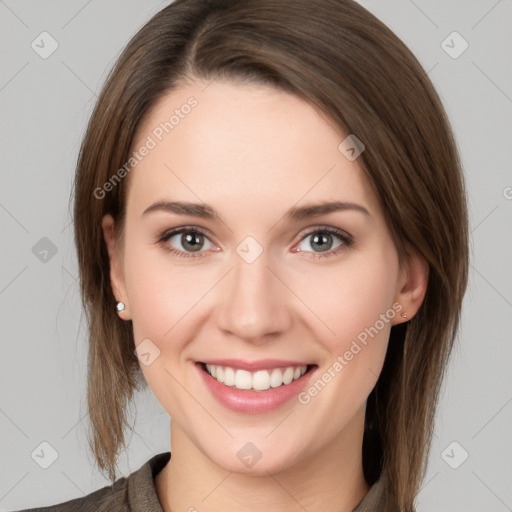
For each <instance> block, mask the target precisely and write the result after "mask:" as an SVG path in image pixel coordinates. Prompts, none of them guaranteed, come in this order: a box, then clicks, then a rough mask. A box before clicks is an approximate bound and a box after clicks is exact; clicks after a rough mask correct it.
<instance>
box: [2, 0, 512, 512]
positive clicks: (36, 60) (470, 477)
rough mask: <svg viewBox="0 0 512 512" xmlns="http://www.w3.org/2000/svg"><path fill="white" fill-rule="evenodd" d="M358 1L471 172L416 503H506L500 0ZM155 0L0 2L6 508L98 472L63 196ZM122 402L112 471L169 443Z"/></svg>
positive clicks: (85, 488)
mask: <svg viewBox="0 0 512 512" xmlns="http://www.w3.org/2000/svg"><path fill="white" fill-rule="evenodd" d="M361 3H362V4H363V5H364V6H365V7H367V8H368V9H369V10H370V11H372V12H373V13H374V14H375V15H376V16H378V17H379V18H380V19H381V20H382V21H384V22H385V23H386V24H387V25H388V26H389V27H390V28H392V29H393V30H394V31H395V32H396V33H397V35H398V36H399V37H401V38H402V40H403V41H404V42H405V43H406V44H407V45H408V46H409V47H410V48H411V50H412V51H413V52H414V53H415V55H416V56H417V57H418V59H419V60H420V62H421V63H422V65H423V66H424V67H425V69H427V70H428V71H429V75H430V77H431V79H432V81H433V82H434V85H435V86H436V88H437V89H438V91H439V93H440V95H441V98H442V100H443V102H444V105H445V108H446V110H447V112H448V115H449V117H450V119H451V122H452V125H453V128H454V131H455V134H456V137H457V141H458V145H459V148H460V151H461V155H462V160H463V164H464V168H465V173H466V176H467V183H468V193H469V203H470V214H471V230H472V265H471V275H470V284H469V290H468V293H467V296H466V299H465V304H464V311H463V321H462V326H461V330H460V335H459V339H458V346H457V350H456V352H455V353H454V356H453V358H452V360H451V364H450V366H449V369H448V373H447V377H446V381H445V386H444V392H443V396H442V400H441V403H440V406H439V413H438V420H437V423H436V435H435V439H434V444H433V448H432V452H431V456H430V460H429V468H428V475H427V477H426V479H425V481H424V483H423V487H422V490H421V492H420V494H419V498H418V509H419V511H425V512H434V511H435V512H443V511H450V512H454V511H466V512H471V511H475V512H476V511H479V512H481V511H483V510H485V511H486V512H494V511H495V512H501V511H506V510H512V487H511V485H510V483H511V476H512V462H511V461H512V450H511V447H512V441H511V436H510V427H511V424H512V403H511V402H512V386H511V381H512V375H511V372H510V370H509V368H510V362H511V355H512V344H511V343H510V331H509V329H510V318H511V315H510V313H511V308H512V279H511V273H510V261H511V260H512V240H511V237H510V224H511V222H510V221H511V217H512V200H511V198H512V188H511V187H512V175H511V172H510V165H511V162H512V150H511V145H512V144H511V143H512V133H511V132H512V116H511V112H512V68H511V66H510V60H509V59H510V48H512V30H511V28H512V27H511V20H512V5H511V2H510V0H500V1H496V0H489V1H487V0H485V1H483V0H482V1H473V2H468V1H467V0H459V1H455V0H450V1H444V2H434V1H421V0H415V1H412V0H385V1H382V0H379V1H377V0H373V1H370V0H365V1H361ZM166 4H167V2H161V1H156V0H153V1H148V0H145V1H142V0H138V1H137V0H129V1H128V0H122V1H121V0H109V1H103V2H100V1H99V0H89V1H84V0H73V1H64V0H52V1H45V2H42V1H40V0H37V1H36V0H32V1H25V0H19V1H15V0H5V1H2V0H0V41H1V43H0V44H1V48H2V60H1V63H0V72H1V74H0V104H1V108H2V118H1V119H2V122H1V125H0V130H1V131H0V145H1V157H2V160H1V163H2V165H1V177H0V180H1V181H0V183H1V188H0V222H1V233H2V239H1V240H2V245H1V247H2V250H1V264H0V315H1V320H0V322H1V323H0V326H1V334H0V340H1V344H2V345H1V359H0V390H1V402H0V432H1V436H0V510H2V511H10V510H16V509H19V508H25V507H29V506H31V507H35V506H42V505H50V504H55V503H58V502H61V501H65V500H68V499H71V498H76V497H80V496H83V495H85V494H88V493H90V492H92V491H93V490H95V489H97V488H100V487H103V486H104V485H107V484H108V481H107V480H106V479H104V478H103V477H101V476H100V474H99V472H98V471H97V470H96V469H95V468H94V463H93V460H92V457H91V455H90V454H89V453H88V451H87V450H86V441H85V439H86V437H85V435H86V428H87V418H86V415H87V412H86V403H85V379H86V346H85V343H84V340H85V338H84V333H85V329H84V322H83V321H82V322H81V306H80V301H79V296H78V283H77V277H76V276H77V267H76V261H75V253H74V246H73V241H72V227H71V225H70V222H71V216H70V210H69V205H68V199H69V195H70V190H71V182H72V178H73V173H74V165H75V162H76V157H77V152H78V147H79V144H80V140H81V137H82V135H83V131H84V127H85V123H86V121H87V119H88V116H89V115H90V113H91V110H92V107H93V104H94V100H95V97H96V94H97V92H98V91H99V90H100V87H101V85H102V83H103V81H104V79H105V77H106V73H107V71H108V69H109V68H110V67H111V65H112V64H113V62H114V61H115V58H116V57H117V56H118V54H119V52H120V51H121V49H122V48H123V46H124V45H125V44H126V43H127V41H128V40H129V39H130V38H131V36H132V35H133V34H134V33H135V32H136V30H137V29H138V28H139V27H140V26H141V25H143V24H144V22H145V21H146V20H147V19H149V17H150V16H151V15H152V14H154V13H155V12H157V11H158V10H160V9H161V8H162V7H164V6H165V5H166ZM43 31H47V32H49V33H50V34H51V36H52V37H53V38H54V39H55V40H56V41H57V43H58V48H57V50H56V51H55V52H54V53H53V54H52V55H50V56H49V57H48V58H46V59H43V58H41V57H40V55H39V54H38V53H36V51H34V50H33V49H32V47H31V43H32V41H34V40H35V41H36V43H37V41H38V40H39V41H40V39H38V36H39V34H40V33H41V32H43ZM453 31H457V32H458V33H459V34H460V35H461V36H462V37H463V38H464V39H465V40H466V41H467V42H468V44H469V47H468V49H467V50H466V51H465V52H464V53H462V54H461V55H460V56H459V57H458V58H452V57H451V56H449V55H448V54H447V53H446V51H445V49H443V47H442V42H443V41H444V40H445V39H446V38H447V36H448V35H449V34H451V33H452V32H453ZM452 41H453V42H452ZM461 44H462V42H461V40H460V39H453V37H452V39H450V38H449V39H448V40H447V42H445V43H444V45H445V47H444V48H446V45H449V46H452V47H453V48H452V49H451V50H450V51H452V53H453V52H454V51H457V50H460V49H461V48H462V46H461ZM40 45H41V44H40ZM45 48H46V49H48V48H49V40H46V43H45ZM44 237H47V238H48V239H49V240H50V241H51V244H49V242H48V241H47V240H43V241H40V240H41V239H42V238H44ZM37 244H38V245H37ZM52 244H53V245H54V246H55V247H54V248H53V245H52ZM34 246H35V249H33V248H34ZM52 248H53V251H55V249H56V250H57V252H56V253H55V254H53V253H52ZM44 250H47V251H48V252H47V253H45V252H44ZM506 262H509V263H508V264H506ZM135 405H136V407H134V408H133V410H132V418H136V422H135V429H134V431H133V434H131V435H129V436H128V439H129V441H130V444H129V449H128V451H127V452H125V453H123V455H122V457H121V459H120V465H119V468H120V470H121V472H122V474H124V475H128V474H129V473H131V472H132V471H135V470H136V469H138V468H139V467H140V465H142V464H143V463H144V462H145V461H146V460H148V459H149V458H150V457H151V456H152V455H153V454H155V453H159V452H162V451H167V450H169V449H170V445H169V442H170V440H169V417H168V415H167V414H166V413H165V411H164V410H163V409H162V408H161V406H160V404H159V403H158V402H157V401H156V399H155V398H154V397H153V395H152V394H151V392H150V391H148V392H146V393H143V394H140V395H138V396H137V399H136V401H135ZM506 434H507V435H506ZM44 441H46V442H48V443H50V445H51V446H52V447H53V448H54V449H55V450H56V452H57V454H58V458H57V459H56V460H55V462H54V463H53V464H52V465H51V466H50V467H49V468H48V469H43V468H41V467H40V466H39V465H38V464H36V462H35V460H34V459H33V458H32V456H31V454H32V453H33V452H34V450H36V449H39V450H40V448H38V447H40V443H42V442H44ZM454 441H455V442H456V443H458V444H456V445H453V444H451V443H452V442H454ZM36 451H37V450H36ZM465 452H467V453H468V454H469V456H468V458H467V460H465V461H463V459H464V453H465ZM46 453H49V452H48V451H46ZM34 458H35V457H34ZM462 461H463V462H462ZM448 462H449V463H450V464H451V465H452V466H458V467H457V469H453V468H452V467H451V466H450V465H449V464H448Z"/></svg>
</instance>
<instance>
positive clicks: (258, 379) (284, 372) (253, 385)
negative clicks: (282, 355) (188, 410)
mask: <svg viewBox="0 0 512 512" xmlns="http://www.w3.org/2000/svg"><path fill="white" fill-rule="evenodd" d="M204 367H205V370H206V371H207V372H208V373H209V374H210V375H211V376H212V377H213V378H214V379H216V380H217V382H221V383H223V384H224V385H225V386H229V387H235V388H236V389H245V390H250V389H252V390H255V391H266V390H267V389H270V388H278V387H280V386H286V385H288V384H290V383H291V382H293V381H294V380H297V379H300V377H302V376H303V375H304V374H305V373H306V371H307V369H308V366H307V365H304V366H296V367H293V366H288V367H285V368H273V369H271V370H258V371H255V372H250V371H248V370H240V369H236V368H231V367H229V366H219V365H214V364H205V365H204Z"/></svg>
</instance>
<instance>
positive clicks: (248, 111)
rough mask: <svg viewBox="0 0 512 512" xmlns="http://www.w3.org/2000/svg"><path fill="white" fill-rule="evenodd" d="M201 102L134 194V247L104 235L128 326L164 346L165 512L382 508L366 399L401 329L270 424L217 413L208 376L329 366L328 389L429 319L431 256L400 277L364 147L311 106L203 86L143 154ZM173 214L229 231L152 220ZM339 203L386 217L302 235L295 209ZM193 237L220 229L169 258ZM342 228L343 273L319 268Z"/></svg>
mask: <svg viewBox="0 0 512 512" xmlns="http://www.w3.org/2000/svg"><path fill="white" fill-rule="evenodd" d="M206 86H207V87H206ZM190 96H194V97H195V98H196V99H197V101H198V104H197V106H196V107H195V108H194V109H193V110H192V111H191V112H190V114H188V115H187V116H185V117H184V118H183V119H180V121H179V124H177V125H176V126H175V127H174V129H173V130H172V131H171V132H170V133H169V134H166V135H165V136H164V137H163V139H162V141H161V142H159V143H158V145H157V146H156V147H155V148H154V149H152V150H151V151H150V152H149V154H148V155H147V156H146V157H145V158H144V159H143V160H142V161H141V162H140V163H138V164H137V166H136V167H135V168H134V170H133V171H132V172H131V173H130V175H129V177H128V178H127V179H129V189H128V196H127V216H126V224H125V232H124V238H123V239H122V240H121V242H120V243H119V244H116V233H115V224H114V221H113V219H112V217H111V216H109V215H107V216H105V218H104V220H103V230H104V234H105V241H106V243H107V245H108V248H109V253H110V257H111V283H112V287H113V291H114V295H115V296H116V299H117V300H120V301H123V302H124V303H125V305H126V309H125V310H124V311H123V312H122V313H120V315H121V317H122V318H123V319H125V320H128V319H131V320H132V321H133V328H134V337H135V343H136V345H138V344H139V343H141V342H142V341H143V340H145V339H150V340H151V342H152V343H153V344H154V345H155V346H156V347H158V349H159V350H160V355H159V357H157V358H156V359H155V360H154V361H153V362H152V364H150V365H149V366H145V365H142V364H141V368H142V370H143V372H144V376H145V378H146V380H147V382H148V384H149V386H150V388H151V389H152V391H153V393H154V394H155V396H156V398H157V399H158V400H159V402H160V403H161V404H162V406H163V407H164V409H165V410H166V411H167V412H168V413H169V415H170V416H171V418H172V422H171V439H172V446H171V451H172V458H171V461H170V462H169V463H168V464H167V466H166V467H165V468H164V470H162V472H161V473H160V474H159V475H158V476H157V478H156V486H157V492H158V495H159V498H160V501H161V502H162V506H163V508H164V510H166V511H170V510H173V511H178V510H189V509H191V507H195V508H196V509H197V510H199V511H206V510H207V511H220V510H245V511H251V510H266V511H267V512H272V511H281V510H297V511H299V510H303V508H305V509H306V510H324V511H335V510H336V511H351V510H352V509H353V508H354V507H355V506H356V505H357V504H358V503H359V502H360V501H361V499H362V498H363V497H364V495H365V494H366V492H367V491H368V485H367V484H366V482H365V480H364V477H363V472H362V462H361V446H362V439H363V426H364V411H365V405H366V399H367V397H368V395H369V393H370V392H371V390H372V388H373V387H374V385H375V383H376V381H377V378H378V375H379V373H380V371H381V368H382V365H383V362H384V357H385V354H386V349H387V344H388V338H389V332H390V328H391V325H393V324H396V323H399V322H403V321H405V320H404V319H403V318H402V317H401V316H400V314H399V313H397V314H396V315H394V318H392V319H391V320H389V321H388V322H384V324H385V325H384V327H383V328H382V329H381V330H380V331H379V333H378V335H376V336H374V337H373V338H369V342H368V344H367V345H366V346H364V347H363V348H362V350H361V351H360V352H358V353H357V355H355V356H354V357H353V359H352V360H351V361H349V362H348V364H347V365H346V366H344V368H343V370H342V371H340V372H338V373H336V376H335V377H334V378H332V380H331V381H330V382H329V383H328V385H326V386H325V388H324V389H323V390H322V391H321V392H319V393H318V394H317V396H314V397H312V398H311V400H310V401H309V403H307V404H301V403H299V402H298V401H297V400H296V399H292V400H290V401H289V402H287V403H286V404H285V405H283V406H282V407H280V408H278V409H277V410H274V411H271V412H267V413H264V414H241V413H236V412H233V411H231V410H229V409H227V408H225V407H223V406H222V405H220V404H219V403H218V402H217V401H216V400H215V398H213V397H212V395H211V394H210V392H209V390H208V389H207V388H206V387H205V385H204V384H203V382H202V380H201V379H200V375H199V374H198V372H197V369H196V367H195V366H194V362H195V361H202V360H204V359H207V358H221V357H222V358H224V357H225V358H240V359H246V360H250V361H252V360H257V359H266V358H276V359H288V360H290V359H291V360H296V361H303V362H304V363H310V364H313V363H314V364H317V365H318V368H317V369H316V370H315V372H316V374H315V377H313V378H312V381H311V382H314V381H315V380H316V378H320V377H321V375H322V374H323V373H325V372H326V371H327V369H328V368H329V367H332V365H333V363H334V362H335V361H336V360H337V357H338V356H339V355H343V354H344V353H345V352H346V351H347V350H348V349H349V348H350V346H351V343H352V341H353V340H354V339H356V337H357V336H358V334H359V333H361V332H362V331H364V329H365V328H367V327H370V326H374V325H375V323H376V321H377V320H378V319H379V317H380V315H381V314H384V313H385V312H386V311H388V310H390V309H392V306H393V304H395V307H396V305H397V304H398V305H399V306H401V307H402V308H403V309H402V311H406V312H407V319H410V318H411V317H412V316H414V314H415V313H416V311H417V310H418V308H419V306H420V305H421V302H422V300H423V297H424V294H425V283H426V277H427V266H426V264H425V263H424V261H423V260H422V259H421V258H420V257H418V256H416V255H413V256H412V257H411V258H410V261H409V262H408V263H407V265H405V266H403V267H400V265H399V259H398V254H397V251H396V248H395V246H394V243H393V241H392V238H391V235H390V232H389V230H388V228H387V226H386V223H385V221H384V216H383V213H382V210H381V207H380V204H379V200H378V197H377V196H376V194H375V192H374V190H373V188H372V186H371V185H370V183H369V181H368V180H367V178H366V176H365V174H364V173H363V171H362V169H361V168H360V166H359V165H358V162H357V160H355V161H353V162H351V161H349V160H348V159H347V158H345V156H344V155H343V154H342V153H341V152H340V151H339V150H338V146H339V144H340V143H341V141H342V140H343V139H344V138H345V137H346V134H343V133H342V132H341V131H340V130H339V129H338V128H336V127H334V126H333V124H332V123H331V122H330V121H329V120H328V119H327V118H326V117H325V116H324V115H322V114H320V113H319V112H318V111H317V110H316V109H314V108H313V107H312V106H311V105H310V104H308V103H306V102H305V101H303V100H302V99H300V98H297V97H295V96H293V95H290V94H287V93H284V92H281V91H277V90H274V89H272V88H268V87H264V86H256V85H246V84H244V85H242V84H235V83H232V82H228V81H222V82H221V81H215V82H212V83H210V84H205V83H202V82H199V81H196V82H191V83H189V84H187V85H183V86H181V87H180V88H179V89H177V90H175V91H173V92H171V93H169V94H168V95H167V96H165V97H164V98H163V99H162V100H161V101H160V102H159V103H158V104H157V105H156V108H155V109H153V111H152V112H150V113H149V115H148V116H147V117H146V118H145V120H144V121H143V123H142V124H141V126H140V127H139V130H138V135H137V137H136V140H135V141H134V147H140V146H141V145H142V144H143V143H144V141H145V140H146V138H147V137H148V135H151V133H152V132H153V130H154V129H155V127H157V126H158V125H159V124H160V123H161V122H163V121H165V120H168V119H169V116H170V115H171V114H172V112H173V110H174V109H175V108H179V107H180V105H183V104H184V103H186V101H187V99H188V98H189V97H190ZM171 200H172V201H186V202H194V203H202V202H204V203H207V204H208V205H211V206H212V207H214V208H215V209H216V210H217V211H218V212H219V215H220V217H221V219H222V221H219V220H205V219H199V218H195V217H189V216H186V217H185V216H180V215H177V214H175V213H170V212H164V211H157V212H152V213H150V214H147V215H143V212H144V211H145V209H146V208H148V207H149V206H150V205H152V204H153V203H155V202H157V201H171ZM335 200H336V201H347V202H351V203H357V204H359V205H361V206H363V207H364V208H366V209H367V210H368V212H369V215H365V214H363V213H361V212H358V211H355V210H346V211H337V212H331V213H328V214H323V215H321V216H318V217H315V218H309V219H303V220H300V221H293V222H287V221H286V220H285V219H284V214H285V212H286V211H287V210H288V209H289V208H291V207H293V206H305V205H310V204H317V203H321V202H327V201H335ZM184 226H186V227H190V228H192V227H194V226H199V227H201V228H203V229H205V230H207V234H206V235H205V238H204V239H203V245H202V248H201V251H200V254H201V256H199V257H189V258H179V257H178V256H175V255H173V254H171V253H169V252H168V251H166V250H165V246H166V245H167V247H169V246H171V245H172V246H173V247H174V248H176V249H177V250H181V251H185V248H184V246H183V245H182V243H183V238H182V236H181V235H174V236H172V237H171V238H169V239H168V240H167V241H164V242H162V243H159V242H158V241H157V240H158V238H159V236H160V235H161V234H162V233H163V232H165V231H166V230H169V229H171V228H179V227H184ZM327 227H330V228H337V229H339V230H342V231H344V232H346V233H348V234H350V236H351V237H352V239H353V242H352V244H350V245H345V244H344V243H343V241H342V240H341V239H339V238H338V237H337V235H332V236H333V238H332V242H331V243H332V246H329V245H327V249H328V250H327V251H326V252H330V256H328V257H322V258H318V255H319V254H323V255H325V253H323V252H321V249H318V247H316V246H315V245H314V244H313V245H312V242H313V238H314V235H315V233H318V231H320V233H319V234H321V233H322V231H321V228H327ZM323 233H325V231H323ZM199 236H200V235H199ZM247 236H251V237H253V238H254V239H255V240H256V241H257V242H258V244H259V245H260V246H261V248H262V249H263V252H262V253H261V255H260V256H259V257H258V258H257V259H256V260H255V261H254V262H253V263H250V264H249V263H247V262H246V261H244V259H242V258H241V257H240V256H239V255H238V254H237V252H236V249H237V246H238V245H239V244H240V243H241V242H242V241H243V240H244V239H245V238H246V237H247ZM327 244H329V242H328V243H327ZM293 249H298V251H294V250H293ZM187 254H192V256H194V255H196V256H197V254H198V253H197V252H192V251H190V249H189V250H188V253H187ZM248 442H251V443H253V444H254V445H255V446H256V447H257V448H258V450H259V451H260V452H261V454H262V457H261V459H260V460H259V461H258V462H257V463H256V464H255V465H254V466H252V467H251V468H248V467H246V466H245V465H244V464H243V463H242V462H241V461H240V460H239V458H238V457H237V452H238V451H239V450H240V449H241V448H242V447H243V446H244V445H245V444H246V443H248ZM205 497H206V499H205ZM191 510H192V509H191Z"/></svg>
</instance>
